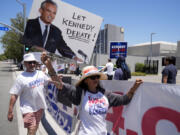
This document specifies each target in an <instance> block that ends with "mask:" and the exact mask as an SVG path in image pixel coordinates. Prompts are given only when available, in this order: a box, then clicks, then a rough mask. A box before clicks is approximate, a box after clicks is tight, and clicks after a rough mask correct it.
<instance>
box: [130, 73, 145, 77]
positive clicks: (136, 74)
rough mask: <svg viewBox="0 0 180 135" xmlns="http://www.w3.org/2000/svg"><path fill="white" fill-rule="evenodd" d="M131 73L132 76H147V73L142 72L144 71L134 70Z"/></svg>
mask: <svg viewBox="0 0 180 135" xmlns="http://www.w3.org/2000/svg"><path fill="white" fill-rule="evenodd" d="M131 75H132V76H146V73H142V72H132V73H131Z"/></svg>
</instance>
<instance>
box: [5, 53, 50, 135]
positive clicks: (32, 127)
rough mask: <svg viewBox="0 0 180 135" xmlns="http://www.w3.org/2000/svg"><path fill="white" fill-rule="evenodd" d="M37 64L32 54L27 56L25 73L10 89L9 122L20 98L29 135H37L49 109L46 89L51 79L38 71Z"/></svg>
mask: <svg viewBox="0 0 180 135" xmlns="http://www.w3.org/2000/svg"><path fill="white" fill-rule="evenodd" d="M36 64H37V60H36V59H35V57H34V55H33V54H32V53H28V54H25V55H24V66H25V71H24V72H22V73H21V74H20V75H19V76H18V77H17V79H16V81H15V83H14V85H13V86H12V88H11V89H10V94H11V97H10V103H9V110H8V116H7V117H8V120H9V121H12V120H13V108H14V104H15V103H16V100H17V98H18V96H19V97H20V109H21V112H22V115H23V120H24V127H25V128H27V130H28V135H35V134H36V131H37V129H38V126H39V122H40V120H41V117H42V114H43V112H44V109H46V108H47V106H46V102H45V97H44V87H45V86H46V85H47V84H48V82H49V79H48V77H47V76H46V75H45V74H44V73H43V72H42V71H38V70H36Z"/></svg>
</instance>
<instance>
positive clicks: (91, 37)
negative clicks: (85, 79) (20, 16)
mask: <svg viewBox="0 0 180 135" xmlns="http://www.w3.org/2000/svg"><path fill="white" fill-rule="evenodd" d="M43 1H44V0H34V1H33V5H32V9H31V12H30V15H29V19H34V18H37V17H38V16H40V13H39V8H40V5H41V3H42V2H43ZM54 2H56V4H57V6H58V11H57V14H56V17H55V19H54V21H53V24H54V25H55V26H56V27H58V28H59V29H60V30H61V31H62V35H63V39H64V40H65V42H66V44H67V45H68V46H69V47H70V48H71V49H72V50H73V52H74V53H75V54H76V55H77V56H78V57H79V58H80V59H82V60H84V61H85V62H86V63H88V62H89V61H90V59H91V55H92V53H93V50H94V46H95V43H96V40H97V37H98V33H99V30H100V26H101V23H102V21H103V19H102V17H100V16H97V15H95V14H92V13H90V12H88V11H85V10H83V9H80V8H78V7H75V6H73V5H70V4H68V3H65V2H62V1H60V0H54ZM56 54H58V53H57V52H56Z"/></svg>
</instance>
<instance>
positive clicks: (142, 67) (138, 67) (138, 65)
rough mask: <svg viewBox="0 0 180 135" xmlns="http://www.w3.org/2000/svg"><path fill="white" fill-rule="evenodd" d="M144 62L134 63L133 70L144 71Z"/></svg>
mask: <svg viewBox="0 0 180 135" xmlns="http://www.w3.org/2000/svg"><path fill="white" fill-rule="evenodd" d="M144 68H145V66H144V64H143V63H136V65H135V72H144Z"/></svg>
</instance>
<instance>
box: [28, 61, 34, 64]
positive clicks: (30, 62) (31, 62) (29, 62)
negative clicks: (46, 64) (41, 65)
mask: <svg viewBox="0 0 180 135" xmlns="http://www.w3.org/2000/svg"><path fill="white" fill-rule="evenodd" d="M27 63H28V64H36V61H28V62H27Z"/></svg>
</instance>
